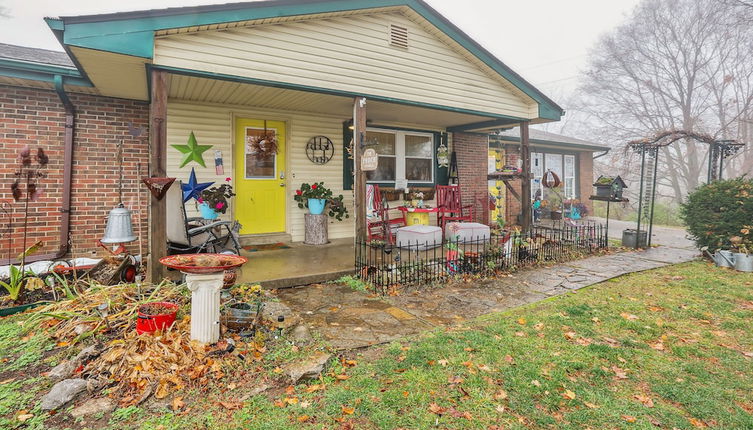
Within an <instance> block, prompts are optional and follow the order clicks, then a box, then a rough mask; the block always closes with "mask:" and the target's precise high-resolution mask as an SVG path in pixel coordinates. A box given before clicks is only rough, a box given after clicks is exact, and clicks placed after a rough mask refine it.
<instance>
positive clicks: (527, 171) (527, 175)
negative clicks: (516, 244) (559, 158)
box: [520, 121, 531, 230]
mask: <svg viewBox="0 0 753 430" xmlns="http://www.w3.org/2000/svg"><path fill="white" fill-rule="evenodd" d="M520 161H521V162H522V164H523V166H522V168H523V177H522V178H521V180H522V181H523V183H522V184H521V185H522V186H521V194H522V195H521V196H520V210H521V212H522V214H521V215H522V217H521V224H522V227H523V230H525V229H527V228H529V227H530V226H531V147H530V142H529V141H528V122H527V121H526V122H521V123H520Z"/></svg>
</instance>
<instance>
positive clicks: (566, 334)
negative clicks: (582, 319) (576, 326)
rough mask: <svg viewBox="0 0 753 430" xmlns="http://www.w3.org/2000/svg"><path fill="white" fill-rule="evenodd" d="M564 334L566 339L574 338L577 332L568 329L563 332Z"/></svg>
mask: <svg viewBox="0 0 753 430" xmlns="http://www.w3.org/2000/svg"><path fill="white" fill-rule="evenodd" d="M564 336H565V339H567V340H573V339H575V336H577V334H576V333H575V332H574V331H568V332H565V333H564Z"/></svg>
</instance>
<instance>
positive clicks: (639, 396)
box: [633, 394, 654, 408]
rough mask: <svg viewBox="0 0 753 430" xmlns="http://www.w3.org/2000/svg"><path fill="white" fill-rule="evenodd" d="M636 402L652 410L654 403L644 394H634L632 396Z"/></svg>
mask: <svg viewBox="0 0 753 430" xmlns="http://www.w3.org/2000/svg"><path fill="white" fill-rule="evenodd" d="M633 397H634V398H635V399H636V400H638V401H639V402H641V403H643V406H645V407H647V408H653V407H654V401H653V400H651V397H649V396H647V395H645V394H636V395H635V396H633Z"/></svg>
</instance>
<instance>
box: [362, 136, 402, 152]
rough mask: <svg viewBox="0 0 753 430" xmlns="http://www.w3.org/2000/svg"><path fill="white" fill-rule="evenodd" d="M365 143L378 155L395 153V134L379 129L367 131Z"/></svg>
mask: <svg viewBox="0 0 753 430" xmlns="http://www.w3.org/2000/svg"><path fill="white" fill-rule="evenodd" d="M366 143H367V144H369V145H370V146H369V148H373V149H374V150H375V151H376V152H377V154H379V155H395V134H394V133H384V132H380V131H367V132H366Z"/></svg>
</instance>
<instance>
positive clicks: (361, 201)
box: [353, 97, 366, 240]
mask: <svg viewBox="0 0 753 430" xmlns="http://www.w3.org/2000/svg"><path fill="white" fill-rule="evenodd" d="M365 139H366V98H364V97H356V98H355V100H354V102H353V172H354V174H355V178H354V182H353V192H354V194H355V205H354V210H355V212H356V213H355V217H356V239H361V240H365V239H366V176H365V175H364V173H363V170H361V156H362V155H363V147H362V144H363V142H364V140H365Z"/></svg>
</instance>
